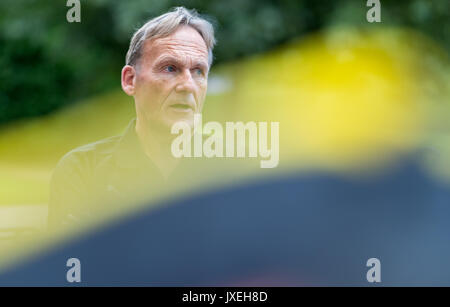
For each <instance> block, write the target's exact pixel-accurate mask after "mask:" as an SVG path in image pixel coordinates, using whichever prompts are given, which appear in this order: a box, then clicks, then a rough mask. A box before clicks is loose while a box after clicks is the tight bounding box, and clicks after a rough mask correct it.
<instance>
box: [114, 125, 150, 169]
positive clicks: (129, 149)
mask: <svg viewBox="0 0 450 307" xmlns="http://www.w3.org/2000/svg"><path fill="white" fill-rule="evenodd" d="M113 155H114V158H115V160H116V163H117V164H118V165H119V166H120V167H123V168H138V169H142V168H145V167H150V168H152V169H155V165H154V164H153V162H152V161H151V160H150V158H149V157H147V155H146V154H145V152H144V150H143V148H142V145H141V143H140V141H139V138H138V135H137V134H136V118H133V119H132V120H131V121H130V123H129V124H128V126H127V128H126V129H125V132H124V133H123V134H122V135H121V137H120V139H119V142H118V143H117V145H116V147H115V150H114V153H113Z"/></svg>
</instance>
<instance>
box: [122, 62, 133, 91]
mask: <svg viewBox="0 0 450 307" xmlns="http://www.w3.org/2000/svg"><path fill="white" fill-rule="evenodd" d="M135 77H136V70H135V69H134V67H133V66H130V65H125V66H124V67H123V68H122V89H123V91H124V92H125V93H126V94H127V95H129V96H133V95H134V89H135V80H136V78H135Z"/></svg>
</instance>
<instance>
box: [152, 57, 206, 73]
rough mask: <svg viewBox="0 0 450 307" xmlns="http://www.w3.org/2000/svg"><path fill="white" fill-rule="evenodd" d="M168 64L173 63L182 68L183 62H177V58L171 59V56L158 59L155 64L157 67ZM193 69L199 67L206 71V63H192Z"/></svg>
mask: <svg viewBox="0 0 450 307" xmlns="http://www.w3.org/2000/svg"><path fill="white" fill-rule="evenodd" d="M169 63H174V64H175V65H177V66H183V65H184V64H183V62H181V61H180V60H178V59H177V58H175V57H173V56H163V57H161V58H160V59H157V60H156V64H157V65H158V66H159V65H164V64H169ZM194 63H195V64H194V67H199V68H202V69H205V70H207V69H208V65H207V64H206V62H204V61H196V62H194Z"/></svg>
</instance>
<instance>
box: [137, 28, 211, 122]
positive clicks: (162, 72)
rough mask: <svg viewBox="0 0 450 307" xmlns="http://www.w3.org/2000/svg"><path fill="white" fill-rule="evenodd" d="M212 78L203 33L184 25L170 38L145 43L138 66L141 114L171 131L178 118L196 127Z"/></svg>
mask: <svg viewBox="0 0 450 307" xmlns="http://www.w3.org/2000/svg"><path fill="white" fill-rule="evenodd" d="M207 81H208V50H207V47H206V44H205V42H204V40H203V38H202V37H201V35H200V34H199V33H198V32H197V31H196V30H195V29H193V28H191V27H189V26H181V27H179V28H178V29H177V30H176V31H175V32H174V33H172V34H171V35H169V36H167V37H162V38H156V39H153V40H147V41H145V42H144V45H143V48H142V55H141V58H140V59H139V61H138V63H137V65H136V79H135V92H134V99H135V103H136V112H137V115H138V117H140V118H142V119H144V120H145V121H146V123H147V124H149V125H151V126H152V127H155V128H157V129H163V130H167V131H170V127H172V125H173V124H174V123H175V122H177V121H185V122H187V123H189V125H190V126H191V127H193V123H194V113H201V111H202V108H203V102H204V100H205V95H206V88H207Z"/></svg>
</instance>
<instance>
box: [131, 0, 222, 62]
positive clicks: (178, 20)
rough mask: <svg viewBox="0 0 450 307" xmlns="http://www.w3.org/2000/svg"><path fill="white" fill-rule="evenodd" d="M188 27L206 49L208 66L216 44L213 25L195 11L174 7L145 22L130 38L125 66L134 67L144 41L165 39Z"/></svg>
mask: <svg viewBox="0 0 450 307" xmlns="http://www.w3.org/2000/svg"><path fill="white" fill-rule="evenodd" d="M181 25H189V26H191V27H192V28H194V29H195V30H197V31H198V33H200V35H201V36H202V37H203V40H204V41H205V43H206V47H207V48H208V64H209V66H211V64H212V60H213V54H212V50H213V48H214V45H215V43H216V39H215V38H214V27H213V25H212V24H211V23H210V22H209V21H207V20H206V19H204V18H203V17H201V16H200V15H199V14H198V13H197V12H196V11H195V10H187V9H186V8H184V7H175V8H173V9H172V10H171V11H170V12H168V13H165V14H163V15H161V16H158V17H155V18H153V19H151V20H149V21H147V22H146V23H145V24H144V25H143V26H142V27H140V28H139V29H138V30H137V31H136V32H135V33H134V34H133V37H132V38H131V42H130V48H129V49H128V52H127V56H126V58H125V63H126V65H131V66H134V65H136V62H137V61H138V60H139V58H140V57H141V53H142V50H141V49H142V45H143V44H144V42H145V40H147V39H151V38H158V37H165V36H168V35H170V34H172V33H173V32H174V31H175V30H176V29H177V28H178V27H179V26H181Z"/></svg>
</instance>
